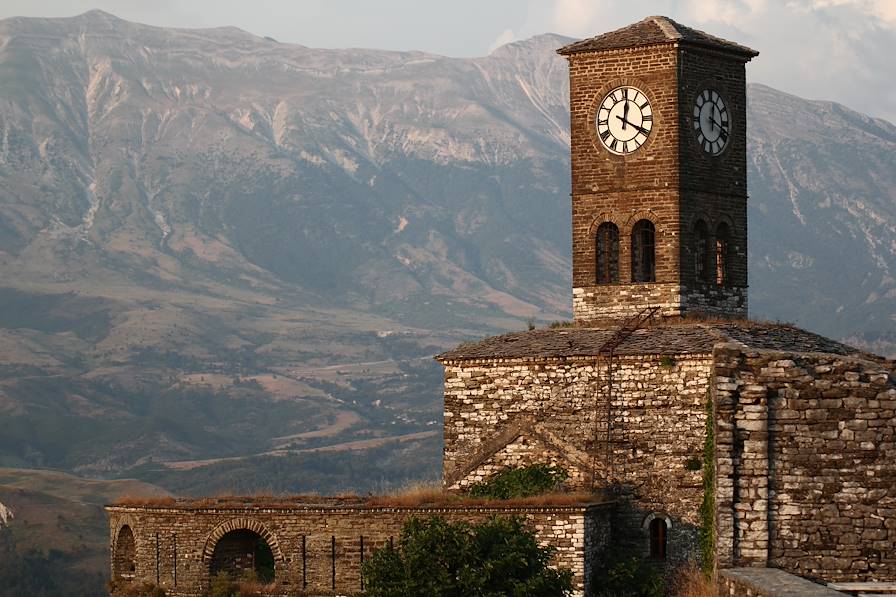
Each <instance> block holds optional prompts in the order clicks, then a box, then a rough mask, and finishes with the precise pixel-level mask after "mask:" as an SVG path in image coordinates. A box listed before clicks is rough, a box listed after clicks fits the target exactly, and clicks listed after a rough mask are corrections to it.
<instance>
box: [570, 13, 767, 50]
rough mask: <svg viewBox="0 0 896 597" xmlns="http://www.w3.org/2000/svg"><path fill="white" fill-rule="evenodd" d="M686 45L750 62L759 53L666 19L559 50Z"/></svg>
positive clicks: (651, 20) (653, 18) (647, 20)
mask: <svg viewBox="0 0 896 597" xmlns="http://www.w3.org/2000/svg"><path fill="white" fill-rule="evenodd" d="M679 43H680V44H685V45H689V46H698V47H704V48H709V49H714V50H719V51H723V52H728V53H731V54H733V55H736V56H739V57H740V58H741V59H744V60H745V61H749V60H750V59H751V58H753V57H754V56H757V55H758V54H759V52H757V51H756V50H753V49H752V48H748V47H747V46H743V45H741V44H738V43H736V42H733V41H729V40H727V39H723V38H721V37H717V36H715V35H712V34H710V33H706V32H705V31H701V30H700V29H694V28H693V27H688V26H687V25H682V24H680V23H677V22H676V21H675V20H673V19H670V18H669V17H665V16H662V15H654V16H650V17H646V18H644V19H642V20H640V21H638V22H636V23H632V24H631V25H627V26H625V27H621V28H619V29H615V30H613V31H608V32H606V33H602V34H600V35H597V36H595V37H590V38H587V39H583V40H579V41H576V42H572V43H570V44H567V45H565V46H563V47H562V48H560V49H559V50H557V52H558V53H559V54H562V55H565V56H568V55H572V54H577V53H579V52H600V51H604V50H619V49H626V48H635V47H641V46H650V45H659V44H679Z"/></svg>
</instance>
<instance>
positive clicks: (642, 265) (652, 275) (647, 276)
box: [632, 220, 656, 282]
mask: <svg viewBox="0 0 896 597" xmlns="http://www.w3.org/2000/svg"><path fill="white" fill-rule="evenodd" d="M654 236H655V229H654V227H653V222H651V221H650V220H639V221H638V222H637V223H636V224H635V226H634V227H633V228H632V282H655V281H656V259H655V257H654V250H655V248H654Z"/></svg>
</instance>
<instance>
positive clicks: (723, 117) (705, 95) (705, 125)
mask: <svg viewBox="0 0 896 597" xmlns="http://www.w3.org/2000/svg"><path fill="white" fill-rule="evenodd" d="M694 133H695V134H696V135H697V143H698V144H699V145H700V147H701V148H702V149H703V151H705V152H706V153H708V154H709V155H719V154H720V153H722V150H723V149H725V147H726V146H727V145H728V138H729V137H730V136H731V119H730V117H729V115H728V107H727V106H726V105H725V100H723V99H722V96H721V95H719V93H718V92H717V91H713V90H711V89H704V90H703V91H701V92H700V93H699V94H698V95H697V97H696V98H695V99H694Z"/></svg>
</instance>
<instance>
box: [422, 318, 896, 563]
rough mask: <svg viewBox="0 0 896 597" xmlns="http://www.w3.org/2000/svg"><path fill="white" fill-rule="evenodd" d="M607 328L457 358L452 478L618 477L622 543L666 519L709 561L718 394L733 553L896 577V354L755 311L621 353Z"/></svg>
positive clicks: (718, 518)
mask: <svg viewBox="0 0 896 597" xmlns="http://www.w3.org/2000/svg"><path fill="white" fill-rule="evenodd" d="M608 335H609V334H608V333H607V331H605V330H599V329H593V328H573V329H558V330H544V331H536V332H529V333H521V334H509V335H507V336H499V337H497V338H491V339H488V340H485V341H483V342H481V343H478V344H473V345H467V346H463V347H459V348H458V349H456V350H455V351H451V352H449V353H446V354H444V355H441V356H440V359H441V360H442V362H443V363H444V364H445V461H444V479H445V483H446V485H447V486H448V487H450V488H452V489H462V488H464V487H466V486H468V485H470V484H472V483H475V482H478V481H480V480H483V479H486V478H488V477H489V476H490V475H492V474H494V472H496V471H498V470H501V469H502V468H505V467H507V466H523V465H528V464H535V463H549V464H555V465H560V466H563V467H565V468H567V469H568V470H570V471H571V472H572V476H571V478H570V480H569V487H570V489H582V488H585V489H587V488H589V487H599V488H608V487H609V488H612V489H613V490H614V492H615V493H614V495H615V497H616V499H617V500H618V502H619V504H618V507H617V510H616V513H615V515H614V518H613V530H614V537H615V538H614V544H617V545H628V546H629V547H631V548H633V549H634V550H635V551H636V552H640V553H644V554H645V555H646V553H647V551H648V538H647V536H646V534H645V532H644V530H646V529H645V525H646V524H648V523H649V520H650V519H651V517H656V516H660V517H662V518H664V519H665V520H667V521H668V523H667V527H668V538H667V541H668V546H669V547H668V559H669V560H671V561H676V560H682V559H689V558H694V557H696V556H697V555H698V545H697V539H698V534H697V529H698V528H699V527H700V526H702V525H703V524H705V523H706V522H707V521H705V520H702V519H701V517H700V513H699V512H700V504H701V502H702V500H703V497H704V492H703V487H702V485H701V471H700V470H699V469H701V468H702V466H704V465H703V462H704V457H703V446H704V440H705V439H706V437H707V435H706V422H707V410H706V409H707V405H710V408H711V413H712V417H713V418H712V420H711V421H712V425H713V428H714V437H715V446H714V451H713V459H712V464H713V466H714V472H715V476H716V485H715V493H714V495H713V496H712V497H713V501H714V504H715V515H714V528H715V531H716V553H717V556H716V557H717V563H718V565H719V566H721V567H731V566H775V567H777V568H781V569H784V570H788V571H790V572H792V573H794V574H798V575H802V576H806V577H810V578H823V579H825V580H896V368H894V363H893V362H892V361H886V360H883V359H880V358H877V357H873V356H871V355H866V354H863V353H860V352H859V351H856V350H854V349H850V348H849V347H846V346H844V345H842V344H838V343H836V342H833V341H830V340H826V339H824V338H822V337H820V336H816V335H814V334H810V333H808V332H804V331H802V330H799V329H797V328H792V327H787V326H780V325H774V324H764V325H763V324H755V323H751V324H734V323H732V324H725V325H705V324H690V325H689V324H678V325H669V326H668V327H664V326H661V327H658V328H651V329H644V330H638V331H636V332H634V333H633V334H632V335H631V336H630V337H629V338H628V340H627V341H626V342H624V343H622V344H621V345H620V346H618V347H617V349H616V350H617V351H618V353H619V354H618V355H616V356H614V357H613V358H612V359H610V358H607V357H597V356H587V355H588V354H592V355H594V354H597V353H598V352H599V351H598V350H597V349H596V348H595V347H596V346H598V345H600V343H601V342H602V341H604V340H605V339H606V338H607V337H608ZM708 347H709V348H708ZM485 354H493V355H495V356H494V357H493V358H491V359H488V358H485V356H484V355H485ZM608 419H609V421H610V426H609V433H608V429H607V420H608ZM608 441H609V444H608V443H607V442H608Z"/></svg>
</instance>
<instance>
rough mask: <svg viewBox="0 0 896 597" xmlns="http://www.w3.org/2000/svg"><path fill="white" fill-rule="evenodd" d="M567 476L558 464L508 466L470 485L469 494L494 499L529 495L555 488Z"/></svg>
mask: <svg viewBox="0 0 896 597" xmlns="http://www.w3.org/2000/svg"><path fill="white" fill-rule="evenodd" d="M568 477H569V473H568V472H567V471H566V469H564V468H561V467H559V466H547V465H544V464H534V465H531V466H524V467H521V468H508V469H504V470H503V471H501V472H499V473H497V474H496V475H493V476H492V477H491V478H490V479H488V480H487V481H485V482H483V483H479V484H477V485H474V486H473V487H471V488H470V495H472V496H473V497H484V498H492V499H496V500H509V499H513V498H524V497H531V496H533V495H539V494H541V493H547V492H549V491H553V490H555V489H557V488H558V487H559V485H560V484H561V483H563V481H565V480H566V479H567V478H568Z"/></svg>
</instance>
